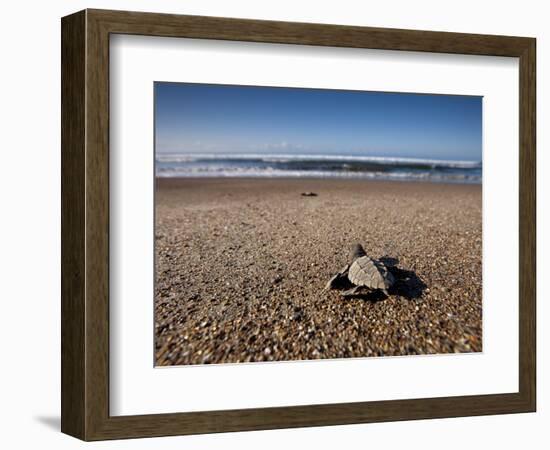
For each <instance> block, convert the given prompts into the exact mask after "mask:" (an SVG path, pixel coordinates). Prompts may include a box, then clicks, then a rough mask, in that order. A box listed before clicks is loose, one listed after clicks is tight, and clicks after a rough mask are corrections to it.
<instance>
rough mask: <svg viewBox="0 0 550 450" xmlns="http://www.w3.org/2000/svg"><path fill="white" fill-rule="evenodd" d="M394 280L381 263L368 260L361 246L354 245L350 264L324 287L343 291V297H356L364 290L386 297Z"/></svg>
mask: <svg viewBox="0 0 550 450" xmlns="http://www.w3.org/2000/svg"><path fill="white" fill-rule="evenodd" d="M394 282H395V279H394V277H393V275H392V274H391V273H390V272H389V271H388V268H387V267H386V265H385V264H384V263H383V262H382V261H378V260H376V259H372V258H369V257H368V256H367V254H366V253H365V250H364V249H363V247H362V246H361V244H355V245H354V246H353V248H352V252H351V263H350V264H348V265H346V266H345V267H344V268H343V269H342V270H340V271H339V272H338V273H337V274H336V275H334V276H333V277H332V278H331V279H330V280H329V281H328V283H327V285H326V286H325V290H328V289H345V288H346V287H349V284H350V283H351V285H352V287H351V288H350V289H346V290H345V291H343V292H342V296H343V297H351V296H353V295H358V294H361V293H363V292H365V290H367V291H368V290H371V289H380V290H381V291H382V292H384V294H386V295H388V289H389V288H391V287H392V286H393V283H394Z"/></svg>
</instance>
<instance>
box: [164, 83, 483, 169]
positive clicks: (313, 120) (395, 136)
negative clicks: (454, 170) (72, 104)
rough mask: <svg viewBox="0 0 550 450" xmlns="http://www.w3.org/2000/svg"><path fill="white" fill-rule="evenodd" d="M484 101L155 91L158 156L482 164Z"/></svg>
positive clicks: (170, 86)
mask: <svg viewBox="0 0 550 450" xmlns="http://www.w3.org/2000/svg"><path fill="white" fill-rule="evenodd" d="M481 114H482V98H481V97H476V96H454V95H453V96H452V95H425V94H401V93H387V92H362V91H345V90H326V89H294V88H272V87H256V86H227V85H211V84H189V83H163V82H157V83H155V140H156V142H155V145H156V151H157V152H158V153H167V152H169V153H239V154H246V153H260V154H268V153H272V154H273V153H275V154H281V153H282V154H340V155H356V154H360V155H372V156H397V157H417V158H435V159H455V160H456V159H458V160H476V161H480V160H481V147H482V138H481V133H482V122H481Z"/></svg>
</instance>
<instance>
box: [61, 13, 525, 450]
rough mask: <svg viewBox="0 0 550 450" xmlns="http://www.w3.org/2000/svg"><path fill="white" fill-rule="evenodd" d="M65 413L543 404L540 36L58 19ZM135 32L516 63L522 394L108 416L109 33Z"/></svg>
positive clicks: (154, 18)
mask: <svg viewBox="0 0 550 450" xmlns="http://www.w3.org/2000/svg"><path fill="white" fill-rule="evenodd" d="M61 28H62V348H61V350H62V417H61V428H62V431H63V432H64V433H67V434H69V435H72V436H75V437H78V438H80V439H84V440H101V439H118V438H137V437H150V436H168V435H184V434H196V433H214V432H227V431H244V430H262V429H276V428H290V427H309V426H324V425H337V424H351V423H367V422H382V421H397V420H411V419H427V418H441V417H458V416H474V415H486V414H506V413H518V412H531V411H535V407H536V332H535V322H536V320H535V318H536V317H535V300H536V292H535V281H536V272H535V267H536V258H535V244H536V236H535V232H536V228H535V226H536V225H535V223H536V203H535V186H536V179H535V169H536V162H535V139H536V135H535V46H536V41H535V39H533V38H525V37H505V36H489V35H474V34H459V33H446V32H432V31H413V30H398V29H382V28H363V27H355V26H337V25H321V24H310V23H286V22H273V21H257V20H241V19H228V18H215V17H200V16H180V15H170V14H152V13H136V12H122V11H104V10H85V11H81V12H78V13H75V14H73V15H70V16H67V17H64V18H63V19H62V27H61ZM117 33H120V34H136V35H146V36H166V37H183V38H201V39H220V40H232V41H251V42H263V43H285V44H305V45H315V46H333V47H353V48H368V49H384V50H406V51H417V52H434V53H455V54H467V55H489V56H509V57H518V58H519V72H520V73H519V75H520V76H519V79H520V86H519V92H520V101H519V117H520V121H519V123H520V139H519V157H520V162H519V166H520V174H519V175H520V178H519V179H520V191H519V198H520V203H519V225H520V226H519V243H520V258H519V267H518V270H519V281H520V283H519V391H518V392H516V393H506V394H492V395H474V396H461V397H443V398H420V399H407V400H391V401H374V402H357V403H344V404H324V405H312V406H289V407H273V408H261V409H244V410H228V411H208V412H187V413H174V414H154V415H140V416H110V415H109V36H110V35H111V34H117Z"/></svg>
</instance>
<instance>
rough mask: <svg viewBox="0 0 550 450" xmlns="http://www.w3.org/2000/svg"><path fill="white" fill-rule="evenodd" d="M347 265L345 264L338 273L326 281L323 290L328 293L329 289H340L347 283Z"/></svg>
mask: <svg viewBox="0 0 550 450" xmlns="http://www.w3.org/2000/svg"><path fill="white" fill-rule="evenodd" d="M349 266H350V265H349V264H347V265H346V266H345V267H344V268H343V269H342V270H340V272H338V273H337V274H336V275H334V276H333V277H332V278H331V279H330V280H328V282H327V284H326V285H325V288H324V289H323V290H325V291H328V290H329V289H341V288H342V286H344V285H345V283H346V282H348V270H349Z"/></svg>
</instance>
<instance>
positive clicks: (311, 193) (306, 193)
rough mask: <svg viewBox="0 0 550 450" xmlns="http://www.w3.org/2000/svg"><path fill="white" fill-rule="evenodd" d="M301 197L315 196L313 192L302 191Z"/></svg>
mask: <svg viewBox="0 0 550 450" xmlns="http://www.w3.org/2000/svg"><path fill="white" fill-rule="evenodd" d="M302 197H317V194H316V193H315V192H309V191H308V192H302Z"/></svg>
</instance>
